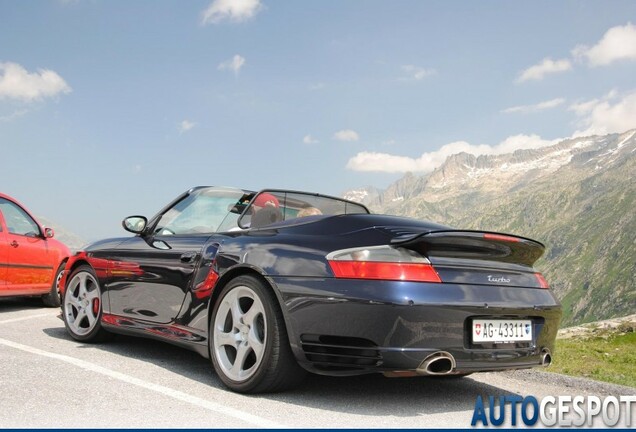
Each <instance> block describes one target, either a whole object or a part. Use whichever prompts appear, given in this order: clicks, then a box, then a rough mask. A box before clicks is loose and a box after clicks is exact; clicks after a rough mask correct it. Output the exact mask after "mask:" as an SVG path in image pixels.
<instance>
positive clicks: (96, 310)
mask: <svg viewBox="0 0 636 432" xmlns="http://www.w3.org/2000/svg"><path fill="white" fill-rule="evenodd" d="M98 313H99V299H93V314H94V315H95V316H97V314H98Z"/></svg>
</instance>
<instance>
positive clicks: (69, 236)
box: [37, 216, 86, 252]
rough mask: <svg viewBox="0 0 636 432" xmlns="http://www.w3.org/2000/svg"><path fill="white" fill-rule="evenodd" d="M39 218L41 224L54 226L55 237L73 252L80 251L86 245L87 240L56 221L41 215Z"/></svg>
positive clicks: (49, 226)
mask: <svg viewBox="0 0 636 432" xmlns="http://www.w3.org/2000/svg"><path fill="white" fill-rule="evenodd" d="M37 219H38V221H39V222H40V224H42V226H45V227H47V228H53V232H54V233H55V238H56V239H57V240H59V241H61V242H62V243H64V244H65V245H66V246H67V247H68V248H69V249H70V250H71V252H75V251H78V250H80V249H82V247H83V246H85V245H86V240H84V239H83V238H81V237H80V236H78V235H76V234H73V233H72V232H70V231H69V230H67V229H66V228H64V227H62V226H60V225H58V224H56V223H55V222H52V221H50V220H49V219H47V218H45V217H41V216H38V218H37Z"/></svg>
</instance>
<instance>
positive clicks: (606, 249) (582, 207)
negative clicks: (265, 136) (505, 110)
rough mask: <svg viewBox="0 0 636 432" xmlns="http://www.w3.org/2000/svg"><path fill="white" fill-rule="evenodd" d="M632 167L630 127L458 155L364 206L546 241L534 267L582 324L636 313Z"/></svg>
mask: <svg viewBox="0 0 636 432" xmlns="http://www.w3.org/2000/svg"><path fill="white" fill-rule="evenodd" d="M634 172H636V130H630V131H627V132H624V133H622V134H610V135H605V136H592V137H578V138H570V139H566V140H562V141H560V142H558V143H556V144H553V145H550V146H547V147H543V148H538V149H530V150H517V151H515V152H513V153H508V154H501V155H481V156H475V155H471V154H468V153H459V154H456V155H452V156H449V157H448V158H447V159H446V161H445V162H444V163H443V164H442V165H441V166H440V167H438V168H437V169H435V170H434V171H433V172H431V173H429V174H425V175H422V176H417V175H415V174H413V173H408V174H407V175H405V176H404V177H403V178H402V179H400V180H398V181H397V182H395V183H394V184H392V185H390V186H389V187H388V188H387V189H386V190H385V191H378V194H377V197H376V198H373V199H367V202H365V204H366V205H368V206H369V208H370V209H372V211H374V212H379V213H388V214H396V215H401V216H409V217H415V218H419V219H428V220H432V221H434V222H439V223H443V224H446V225H451V226H455V227H458V228H465V229H477V230H488V231H499V232H509V233H514V234H517V235H522V236H525V237H530V238H535V239H537V240H539V241H541V242H542V243H545V244H546V245H547V250H546V254H545V255H544V257H543V258H542V259H541V260H540V261H539V262H538V264H537V267H538V268H539V269H540V270H541V271H543V272H544V273H545V274H546V277H547V278H548V280H549V281H551V285H552V288H553V290H554V292H555V294H556V295H557V297H558V298H559V299H560V300H561V301H562V303H563V306H564V324H577V323H582V322H587V321H593V320H598V319H605V318H612V317H615V316H620V315H627V314H630V313H634V311H636V287H635V286H634V285H635V283H634V274H636V252H635V249H636V248H635V247H634V246H635V245H636V217H635V216H634V213H635V212H634V203H635V202H636V182H635V181H634V174H633V173H634ZM358 194H359V195H360V196H361V195H363V194H361V192H360V190H358ZM343 196H345V197H351V194H349V193H347V192H345V193H344V194H343ZM369 197H370V196H369ZM363 202H364V201H363Z"/></svg>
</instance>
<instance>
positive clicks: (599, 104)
mask: <svg viewBox="0 0 636 432" xmlns="http://www.w3.org/2000/svg"><path fill="white" fill-rule="evenodd" d="M568 109H569V110H570V111H574V112H575V113H576V115H577V116H579V117H580V118H579V121H578V124H579V127H581V128H582V129H581V130H577V131H576V132H575V133H574V136H587V135H604V134H608V133H621V132H625V131H626V130H629V129H633V128H636V92H632V93H628V94H626V95H624V96H623V97H620V96H619V95H618V94H617V92H616V91H612V92H610V93H608V94H607V95H605V96H604V97H602V98H601V99H593V100H590V101H586V102H579V103H576V104H572V105H571V106H570V107H569V108H568Z"/></svg>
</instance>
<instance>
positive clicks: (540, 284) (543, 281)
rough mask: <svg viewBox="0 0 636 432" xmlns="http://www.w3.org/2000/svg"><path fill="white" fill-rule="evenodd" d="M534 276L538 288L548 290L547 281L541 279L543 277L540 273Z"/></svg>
mask: <svg viewBox="0 0 636 432" xmlns="http://www.w3.org/2000/svg"><path fill="white" fill-rule="evenodd" d="M534 276H535V277H536V278H537V280H538V281H539V286H540V287H541V288H546V289H547V288H550V285H549V284H548V281H547V280H545V278H544V277H543V275H542V274H541V273H535V274H534Z"/></svg>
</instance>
